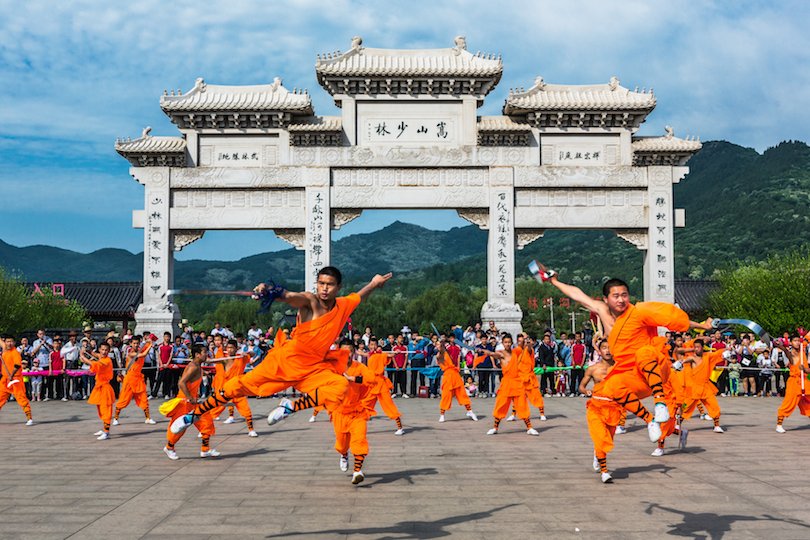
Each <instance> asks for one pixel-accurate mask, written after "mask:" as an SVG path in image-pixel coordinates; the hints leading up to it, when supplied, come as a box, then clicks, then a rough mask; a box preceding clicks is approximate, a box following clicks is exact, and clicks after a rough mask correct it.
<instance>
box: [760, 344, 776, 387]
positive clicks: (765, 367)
mask: <svg viewBox="0 0 810 540" xmlns="http://www.w3.org/2000/svg"><path fill="white" fill-rule="evenodd" d="M773 364H774V363H773V361H772V360H771V353H770V351H769V350H768V349H763V350H762V352H760V353H759V355H758V356H757V366H759V368H760V372H759V395H760V396H761V397H768V396H770V395H771V391H772V389H773V387H772V385H771V378H772V377H773V367H774V365H773Z"/></svg>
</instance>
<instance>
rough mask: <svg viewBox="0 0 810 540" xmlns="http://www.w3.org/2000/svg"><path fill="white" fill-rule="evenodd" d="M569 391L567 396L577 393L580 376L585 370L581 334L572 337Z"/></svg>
mask: <svg viewBox="0 0 810 540" xmlns="http://www.w3.org/2000/svg"><path fill="white" fill-rule="evenodd" d="M571 368H572V369H571V391H570V392H569V393H568V395H569V396H573V395H574V394H577V395H581V394H580V393H579V383H580V382H581V381H582V374H583V373H584V371H583V370H584V369H585V344H584V343H582V334H581V333H580V332H577V333H576V334H575V337H574V344H573V345H571Z"/></svg>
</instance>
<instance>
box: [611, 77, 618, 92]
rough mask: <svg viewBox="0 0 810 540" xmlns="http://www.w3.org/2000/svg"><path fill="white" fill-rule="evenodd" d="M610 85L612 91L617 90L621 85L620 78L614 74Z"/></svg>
mask: <svg viewBox="0 0 810 540" xmlns="http://www.w3.org/2000/svg"><path fill="white" fill-rule="evenodd" d="M608 85H609V86H610V91H611V92H612V91H614V90H616V89H617V88H618V87H619V78H618V77H616V76H615V75H614V76H613V77H611V78H610V83H608Z"/></svg>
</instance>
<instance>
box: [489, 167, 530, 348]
mask: <svg viewBox="0 0 810 540" xmlns="http://www.w3.org/2000/svg"><path fill="white" fill-rule="evenodd" d="M489 185H490V188H489V238H488V239H487V302H486V303H485V304H484V306H483V307H482V308H481V320H482V321H483V322H484V323H485V324H486V322H487V321H495V325H496V326H497V327H498V329H499V330H502V331H506V332H510V333H512V334H513V335H514V334H516V333H518V332H521V331H522V326H521V319H522V318H523V312H522V311H521V309H520V306H519V305H517V304H516V303H515V187H514V186H515V182H514V169H512V167H491V168H490V174H489Z"/></svg>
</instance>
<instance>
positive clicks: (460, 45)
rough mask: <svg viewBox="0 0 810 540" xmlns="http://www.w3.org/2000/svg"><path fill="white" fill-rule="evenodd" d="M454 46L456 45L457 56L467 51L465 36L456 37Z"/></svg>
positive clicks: (454, 51) (454, 49) (454, 52)
mask: <svg viewBox="0 0 810 540" xmlns="http://www.w3.org/2000/svg"><path fill="white" fill-rule="evenodd" d="M453 44H454V47H453V54H455V55H456V56H458V55H459V54H461V51H466V50H467V38H466V37H464V36H456V37H455V38H453Z"/></svg>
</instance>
